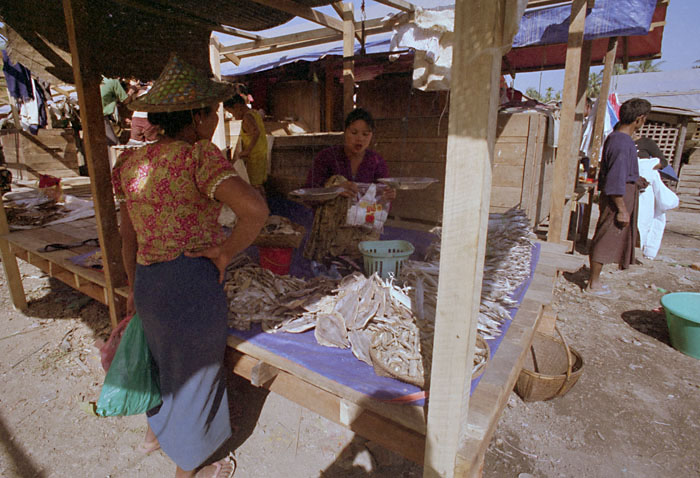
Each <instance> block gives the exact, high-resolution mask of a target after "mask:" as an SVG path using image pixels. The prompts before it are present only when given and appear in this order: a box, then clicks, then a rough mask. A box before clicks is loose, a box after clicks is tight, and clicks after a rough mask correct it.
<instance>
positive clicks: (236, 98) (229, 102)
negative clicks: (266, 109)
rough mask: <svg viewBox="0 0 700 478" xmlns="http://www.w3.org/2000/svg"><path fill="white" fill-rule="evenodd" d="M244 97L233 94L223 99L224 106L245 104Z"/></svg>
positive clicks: (231, 106)
mask: <svg viewBox="0 0 700 478" xmlns="http://www.w3.org/2000/svg"><path fill="white" fill-rule="evenodd" d="M245 104H246V102H245V99H244V98H243V96H241V95H234V96H232V97H231V98H229V99H227V100H226V101H224V108H233V107H234V106H236V105H245Z"/></svg>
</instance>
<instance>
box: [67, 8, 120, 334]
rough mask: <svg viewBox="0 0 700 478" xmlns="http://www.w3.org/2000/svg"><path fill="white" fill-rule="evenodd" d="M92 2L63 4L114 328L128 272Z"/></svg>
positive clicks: (108, 302)
mask: <svg viewBox="0 0 700 478" xmlns="http://www.w3.org/2000/svg"><path fill="white" fill-rule="evenodd" d="M89 2H90V0H63V11H64V15H65V21H66V32H67V34H68V44H69V45H70V50H71V56H72V63H73V77H74V79H75V88H76V91H77V92H78V102H79V104H80V122H81V124H82V127H83V135H84V136H83V143H84V147H85V159H86V162H87V167H88V172H89V174H90V187H91V190H92V199H93V202H94V205H95V219H96V221H97V234H98V237H99V240H100V248H101V250H102V270H103V271H104V274H105V283H106V287H105V288H106V292H107V305H108V306H109V316H110V320H111V322H112V326H113V327H116V325H117V324H118V322H119V321H120V320H121V319H122V317H123V315H124V312H125V310H126V309H125V306H126V301H124V300H123V299H122V298H121V297H118V296H117V295H116V294H115V288H117V287H121V286H123V285H125V284H126V282H127V279H126V272H125V271H124V264H123V262H122V256H121V238H120V236H119V227H118V225H117V216H116V210H115V206H114V196H113V193H112V182H111V171H110V167H109V155H108V152H107V138H106V135H105V124H104V118H103V116H102V97H101V96H100V82H101V80H102V75H101V74H100V71H99V69H98V68H97V67H96V65H95V64H94V63H93V59H94V58H95V52H94V51H92V50H91V42H90V38H91V35H90V30H89V29H90V28H91V23H90V21H89V19H88V17H87V12H88V9H89V8H88V7H89V5H88V4H89Z"/></svg>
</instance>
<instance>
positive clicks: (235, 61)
mask: <svg viewBox="0 0 700 478" xmlns="http://www.w3.org/2000/svg"><path fill="white" fill-rule="evenodd" d="M221 56H223V57H224V58H223V59H221V60H220V61H221V62H223V60H224V59H225V60H228V61H230V62H231V63H233V64H234V65H236V66H238V65H240V64H241V58H240V57H239V56H237V55H236V54H235V53H222V54H221Z"/></svg>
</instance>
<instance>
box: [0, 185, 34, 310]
mask: <svg viewBox="0 0 700 478" xmlns="http://www.w3.org/2000/svg"><path fill="white" fill-rule="evenodd" d="M9 232H10V227H9V226H8V224H7V215H6V214H5V205H4V204H3V201H2V195H0V259H2V268H3V271H4V272H5V280H6V281H7V287H8V288H9V289H10V299H11V300H12V307H14V308H15V310H21V311H24V310H27V297H26V296H25V295H24V287H23V286H22V275H21V274H20V273H19V266H18V265H17V258H16V257H15V255H14V254H13V253H12V252H11V251H10V245H9V243H8V242H7V239H5V238H4V237H2V236H5V235H6V234H9Z"/></svg>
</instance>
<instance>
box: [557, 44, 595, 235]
mask: <svg viewBox="0 0 700 478" xmlns="http://www.w3.org/2000/svg"><path fill="white" fill-rule="evenodd" d="M592 44H593V42H592V41H591V40H585V41H584V42H583V46H582V48H581V64H580V67H579V75H578V87H577V89H576V105H575V108H574V128H573V141H572V142H571V152H570V153H569V154H570V155H571V158H572V160H571V162H570V163H569V171H568V176H567V177H568V180H567V183H568V184H572V185H576V183H577V182H578V165H579V162H580V154H579V150H580V147H581V132H582V130H583V120H584V115H585V110H586V89H587V88H588V75H589V73H590V70H591V46H592ZM567 219H568V218H567V217H564V222H566V224H564V225H563V226H562V227H563V228H564V229H565V230H568V226H569V225H568V221H567Z"/></svg>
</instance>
